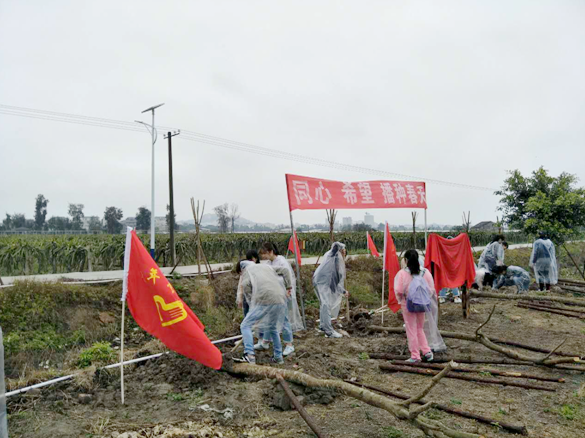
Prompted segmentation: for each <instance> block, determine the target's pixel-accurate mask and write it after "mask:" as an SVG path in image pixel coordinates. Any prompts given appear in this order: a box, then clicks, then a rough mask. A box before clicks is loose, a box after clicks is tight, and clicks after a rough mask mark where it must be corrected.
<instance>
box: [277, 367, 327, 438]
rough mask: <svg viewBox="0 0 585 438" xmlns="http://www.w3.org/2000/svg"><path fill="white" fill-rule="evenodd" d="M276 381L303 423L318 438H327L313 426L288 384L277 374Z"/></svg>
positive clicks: (311, 420)
mask: <svg viewBox="0 0 585 438" xmlns="http://www.w3.org/2000/svg"><path fill="white" fill-rule="evenodd" d="M276 380H278V383H279V384H280V386H282V389H284V392H285V393H286V395H287V396H288V398H289V399H290V401H291V402H292V404H293V405H294V407H295V409H296V410H297V412H298V413H299V414H300V416H301V417H302V418H303V420H305V423H307V425H308V426H309V427H310V428H311V430H312V431H313V432H315V435H317V437H318V438H327V435H325V434H324V433H323V432H322V431H321V429H319V427H318V426H317V425H316V424H315V422H314V421H313V419H312V418H311V416H310V415H309V414H308V412H307V411H306V410H305V408H303V406H302V405H301V403H300V402H299V399H298V398H297V397H296V396H295V395H294V393H293V392H292V391H291V389H290V387H289V386H288V383H286V380H284V377H282V376H281V375H280V374H279V375H277V376H276Z"/></svg>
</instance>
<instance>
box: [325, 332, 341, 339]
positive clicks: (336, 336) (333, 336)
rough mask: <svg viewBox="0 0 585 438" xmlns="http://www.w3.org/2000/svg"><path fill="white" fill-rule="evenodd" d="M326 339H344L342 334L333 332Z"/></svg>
mask: <svg viewBox="0 0 585 438" xmlns="http://www.w3.org/2000/svg"><path fill="white" fill-rule="evenodd" d="M325 337H326V338H343V335H342V334H341V333H337V332H333V333H331V334H330V335H325Z"/></svg>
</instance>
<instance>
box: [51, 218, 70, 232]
mask: <svg viewBox="0 0 585 438" xmlns="http://www.w3.org/2000/svg"><path fill="white" fill-rule="evenodd" d="M71 226H72V225H71V221H70V220H69V218H68V217H60V216H53V217H52V218H50V219H49V220H48V221H47V228H48V229H49V230H51V231H66V230H70V229H71Z"/></svg>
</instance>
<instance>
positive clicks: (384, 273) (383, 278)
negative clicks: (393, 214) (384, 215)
mask: <svg viewBox="0 0 585 438" xmlns="http://www.w3.org/2000/svg"><path fill="white" fill-rule="evenodd" d="M387 230H388V222H386V226H385V227H384V254H383V256H382V307H384V286H385V284H386V244H387V243H388V242H387V241H386V240H387V239H388V232H387ZM382 325H384V312H382Z"/></svg>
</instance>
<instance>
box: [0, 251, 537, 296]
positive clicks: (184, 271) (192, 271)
mask: <svg viewBox="0 0 585 438" xmlns="http://www.w3.org/2000/svg"><path fill="white" fill-rule="evenodd" d="M531 247H532V244H531V243H525V244H519V245H510V249H517V248H531ZM484 248H485V247H484V246H481V247H475V248H473V251H474V252H478V251H483V249H484ZM399 254H400V253H399ZM361 255H363V254H361ZM349 257H350V258H354V257H359V255H351V256H349ZM317 260H318V257H306V258H303V261H302V263H303V264H304V265H310V264H315V263H317ZM289 261H292V258H289ZM229 267H231V263H216V264H213V265H211V269H212V270H213V272H217V271H222V270H224V269H225V268H229ZM161 271H162V272H163V274H165V275H169V274H170V272H171V271H172V268H170V267H166V268H161ZM201 271H202V273H206V271H205V267H204V266H201ZM175 272H177V273H178V274H181V275H184V276H190V275H197V274H198V272H199V269H198V267H197V265H191V266H177V269H175ZM123 278H124V271H123V270H119V271H98V272H69V273H66V274H42V275H20V276H17V277H2V281H3V283H4V285H5V286H4V287H6V286H10V285H12V284H14V282H15V281H19V280H34V281H44V282H58V281H63V280H64V279H66V281H68V282H72V283H79V284H91V283H102V282H109V281H120V280H122V279H123ZM0 287H3V286H0Z"/></svg>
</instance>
